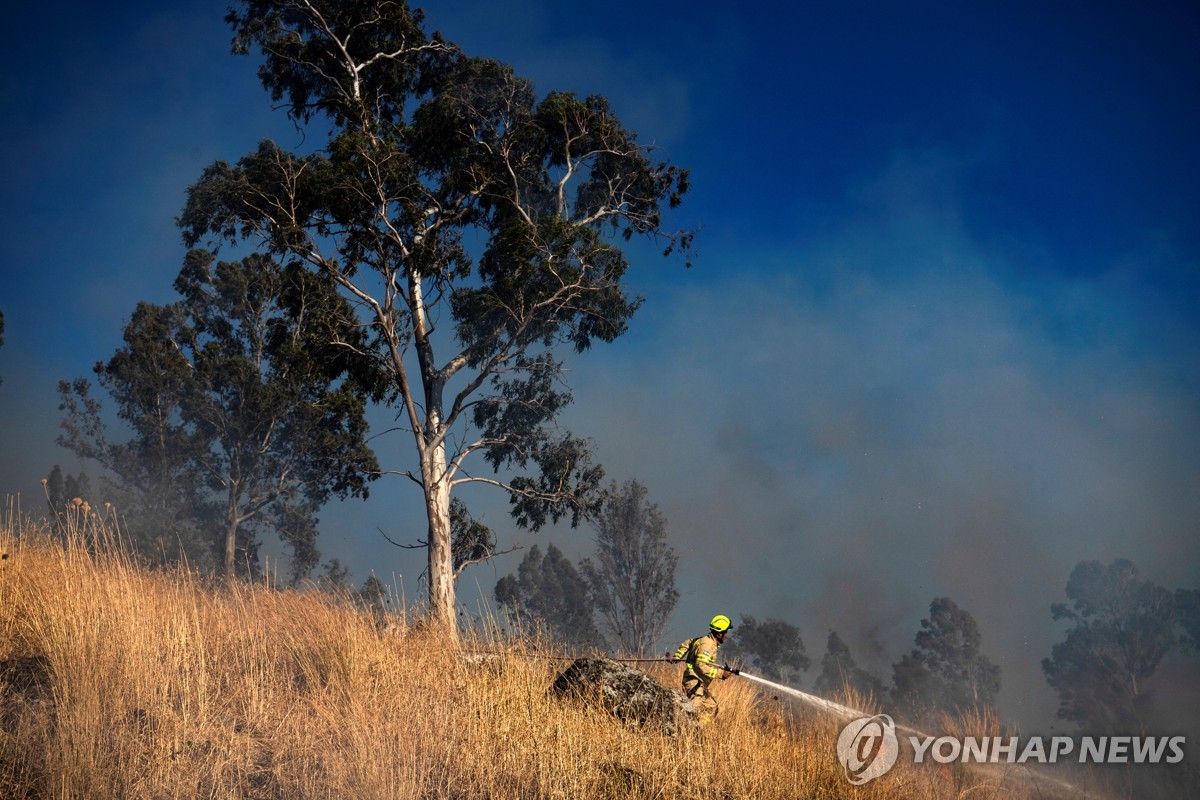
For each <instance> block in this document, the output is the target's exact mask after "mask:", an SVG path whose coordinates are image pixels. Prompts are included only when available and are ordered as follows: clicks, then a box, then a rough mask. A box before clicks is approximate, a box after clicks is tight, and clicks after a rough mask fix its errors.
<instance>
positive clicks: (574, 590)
mask: <svg viewBox="0 0 1200 800" xmlns="http://www.w3.org/2000/svg"><path fill="white" fill-rule="evenodd" d="M494 591H495V595H496V602H497V603H499V604H500V605H501V606H502V607H503V608H505V609H506V610H508V611H509V613H511V614H513V615H514V616H516V617H518V618H519V619H522V620H525V621H536V622H538V623H540V624H541V625H542V626H543V627H544V629H545V630H546V632H547V633H549V634H550V635H551V636H552V637H554V638H555V639H557V640H558V641H560V642H564V643H566V644H573V645H594V646H595V645H601V644H603V642H604V638H603V637H602V636H601V635H600V632H599V631H598V630H597V628H596V622H595V619H594V618H593V616H592V604H591V602H590V600H589V598H588V587H587V582H586V581H585V580H584V579H583V577H582V576H581V575H580V574H579V571H578V570H576V569H575V567H574V565H572V564H571V560H570V559H568V558H567V557H566V556H564V555H563V553H562V551H561V550H559V549H558V548H557V547H555V546H554V545H553V544H551V545H548V546H547V547H546V555H545V556H543V555H542V551H541V549H540V548H539V547H538V546H537V545H536V544H535V545H534V546H533V547H531V548H529V552H527V553H526V554H525V557H524V558H522V559H521V563H520V565H518V567H517V574H516V575H506V576H504V577H503V578H501V579H500V580H499V581H497V582H496V588H495V590H494Z"/></svg>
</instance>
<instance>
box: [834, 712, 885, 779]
mask: <svg viewBox="0 0 1200 800" xmlns="http://www.w3.org/2000/svg"><path fill="white" fill-rule="evenodd" d="M837 754H838V760H839V761H841V762H842V769H844V770H845V771H846V780H848V781H850V782H851V783H852V784H854V785H855V786H860V785H862V784H864V783H866V782H867V781H869V780H874V779H875V778H878V777H879V776H880V775H882V774H883V773H885V772H887V771H888V770H889V769H891V768H892V766H893V765H894V764H895V763H896V756H897V755H898V754H899V746H898V744H897V742H896V723H894V722H892V718H891V717H889V716H888V715H887V714H876V715H875V716H873V717H863V718H861V719H856V720H854V721H853V722H851V723H850V724H849V725H847V726H846V727H844V728H842V733H841V735H839V736H838V741H837Z"/></svg>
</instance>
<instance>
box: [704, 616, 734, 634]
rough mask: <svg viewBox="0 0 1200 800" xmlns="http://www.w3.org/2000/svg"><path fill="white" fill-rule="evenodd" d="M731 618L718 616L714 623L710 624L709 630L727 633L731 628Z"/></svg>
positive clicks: (713, 619) (713, 620) (714, 618)
mask: <svg viewBox="0 0 1200 800" xmlns="http://www.w3.org/2000/svg"><path fill="white" fill-rule="evenodd" d="M730 624H731V623H730V622H729V617H727V616H725V615H724V614H717V615H716V616H715V617H713V618H712V622H710V623H708V629H709V630H710V631H712V632H713V633H726V632H728V630H729V626H730Z"/></svg>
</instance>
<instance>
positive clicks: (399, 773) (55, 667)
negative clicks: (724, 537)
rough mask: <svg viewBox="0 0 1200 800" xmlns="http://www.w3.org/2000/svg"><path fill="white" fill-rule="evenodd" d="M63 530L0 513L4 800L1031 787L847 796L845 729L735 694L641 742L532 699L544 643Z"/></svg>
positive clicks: (736, 685) (751, 795)
mask: <svg viewBox="0 0 1200 800" xmlns="http://www.w3.org/2000/svg"><path fill="white" fill-rule="evenodd" d="M59 523H60V528H61V530H60V531H57V532H52V531H51V529H50V527H49V526H48V525H46V524H45V523H31V522H28V521H22V520H19V519H17V518H16V517H15V515H14V514H12V513H11V512H10V513H9V515H8V517H7V519H5V520H3V521H2V522H0V555H2V556H4V557H3V558H2V559H0V666H2V669H0V699H2V702H3V706H2V708H0V798H153V800H164V799H165V798H339V800H341V799H342V798H355V800H370V799H371V798H404V799H408V798H420V799H421V800H426V799H428V800H434V799H435V798H436V799H438V800H442V799H444V800H450V799H451V798H455V799H458V798H462V799H464V800H465V799H466V798H538V799H541V798H564V799H566V798H679V799H680V800H688V799H694V800H727V799H729V798H739V799H740V798H745V799H746V800H752V799H753V800H760V799H762V800H769V799H770V798H786V799H787V800H795V798H864V799H866V800H874V799H875V798H890V797H906V798H915V799H916V800H923V799H929V800H934V799H935V798H936V799H940V798H963V797H972V798H997V797H1013V796H1017V797H1025V796H1029V797H1033V796H1036V795H1035V794H1033V793H1030V794H1028V795H1026V794H1023V793H1018V794H1014V793H1013V792H1012V791H1010V790H1008V789H1002V788H1001V787H1000V786H999V785H998V784H997V783H996V782H995V781H994V780H992V779H981V780H980V781H979V782H976V783H971V782H970V777H969V776H962V775H953V776H946V775H943V774H941V773H940V772H939V771H937V770H933V769H921V768H918V767H916V766H914V765H912V764H907V765H906V764H900V765H898V766H897V767H896V768H895V769H893V770H892V771H891V772H889V773H888V774H887V775H885V776H883V777H882V778H879V779H877V780H875V781H872V782H871V783H869V784H866V785H865V786H863V787H854V786H851V785H850V784H849V783H847V781H846V780H845V778H844V776H843V774H842V770H841V767H840V765H839V764H838V762H837V759H836V756H835V752H834V743H835V741H836V739H837V734H838V732H839V730H840V727H841V722H840V721H839V720H836V719H831V718H828V717H822V716H819V715H806V714H801V715H797V714H796V713H795V712H794V709H793V708H792V707H790V706H787V707H785V706H784V701H782V700H779V699H773V698H771V697H769V696H766V695H763V694H761V693H759V692H757V691H755V689H754V687H753V685H752V684H750V683H749V682H746V681H738V680H730V681H727V682H725V683H722V684H721V685H720V686H719V688H718V691H719V693H720V695H719V696H720V698H721V708H722V711H721V715H720V717H719V718H718V720H717V721H716V722H715V723H714V724H712V725H710V726H707V727H705V728H702V729H700V730H699V731H696V732H690V733H685V734H682V735H680V736H679V737H677V738H669V737H665V736H661V735H657V734H652V733H647V732H645V731H639V730H637V729H635V728H630V727H626V726H624V725H622V724H621V723H619V722H617V721H616V720H614V719H613V718H611V717H610V716H608V715H607V714H605V713H604V712H602V711H599V710H596V709H593V708H589V707H586V706H580V705H577V704H574V703H568V702H564V701H560V700H557V699H555V698H554V697H553V696H552V695H551V694H549V693H548V692H547V689H548V687H549V686H550V685H551V683H552V682H553V680H554V677H555V674H556V672H557V671H558V670H559V669H561V668H562V667H563V666H564V661H563V660H560V659H557V658H551V657H547V656H548V655H554V654H556V653H557V654H558V655H560V656H565V654H562V653H561V652H560V651H555V650H554V649H553V647H552V646H551V645H550V644H548V643H546V642H539V641H529V640H527V639H522V640H511V639H505V638H504V637H502V636H500V635H499V634H498V633H496V632H482V633H471V634H467V635H466V636H465V638H464V641H463V642H462V643H460V644H458V645H457V646H456V645H455V644H454V643H452V642H450V641H447V640H446V639H445V638H443V637H441V636H439V635H438V634H437V633H436V632H431V631H430V630H428V629H423V627H422V626H421V625H419V624H409V623H411V622H413V620H408V619H404V618H398V619H395V620H392V623H393V624H391V625H389V626H386V627H385V626H380V625H379V624H377V620H376V619H375V618H374V617H373V616H372V615H371V614H370V613H368V612H367V611H364V610H361V609H359V608H356V607H355V606H354V605H353V604H352V603H349V602H346V601H345V600H339V599H338V598H335V597H333V596H330V595H328V594H323V593H318V592H315V591H307V592H306V591H290V590H289V591H282V590H278V589H273V588H270V587H267V586H260V585H247V584H244V583H232V584H225V583H219V584H214V583H210V582H208V581H206V580H204V579H202V578H201V577H200V576H198V575H196V574H193V573H191V572H188V571H187V570H184V569H176V570H153V569H148V568H143V567H140V566H138V565H137V563H136V561H135V560H134V559H132V558H130V557H128V556H127V555H125V554H123V553H122V552H121V550H120V548H119V546H118V545H119V543H118V537H117V536H116V535H115V533H114V529H113V526H112V524H111V521H109V520H106V519H105V518H104V517H103V516H102V515H98V514H97V513H96V511H95V510H93V509H87V510H84V509H82V508H81V507H78V506H76V507H73V508H72V509H71V510H70V512H69V514H68V515H67V517H64V518H63V519H61V520H59ZM64 532H65V533H64ZM471 651H487V652H490V653H502V654H503V657H502V658H500V659H491V660H485V661H475V662H472V661H471V660H470V659H468V658H466V657H465V656H466V655H467V654H469V653H470V652H471ZM651 673H652V674H653V675H654V676H655V677H656V678H658V679H659V680H661V681H662V682H663V683H665V684H667V685H669V686H675V685H676V682H677V681H678V679H679V670H678V668H677V667H675V668H672V667H668V666H667V665H661V666H659V665H656V666H655V667H654V668H653V669H652V670H651Z"/></svg>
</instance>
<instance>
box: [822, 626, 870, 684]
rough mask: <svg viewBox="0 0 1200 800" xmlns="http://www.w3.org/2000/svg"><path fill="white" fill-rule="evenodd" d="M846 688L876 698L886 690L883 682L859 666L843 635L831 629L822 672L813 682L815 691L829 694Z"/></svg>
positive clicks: (823, 658)
mask: <svg viewBox="0 0 1200 800" xmlns="http://www.w3.org/2000/svg"><path fill="white" fill-rule="evenodd" d="M846 689H849V690H851V691H853V692H856V693H858V694H861V695H866V696H870V697H874V698H876V699H880V698H882V697H883V692H884V689H883V682H882V681H881V680H879V678H877V677H875V676H874V675H872V674H871V673H869V672H867V671H866V670H864V669H863V668H862V667H860V666H858V664H857V663H856V662H855V661H854V657H853V656H852V655H850V648H849V647H848V646H847V645H846V643H845V642H843V641H842V637H840V636H838V635H837V631H830V632H829V640H828V642H827V643H826V645H825V655H824V656H823V657H822V658H821V674H820V675H818V676H817V680H816V682H815V683H814V684H813V691H815V692H816V693H817V694H821V695H826V696H828V695H831V694H834V693H841V692H843V691H844V690H846Z"/></svg>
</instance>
